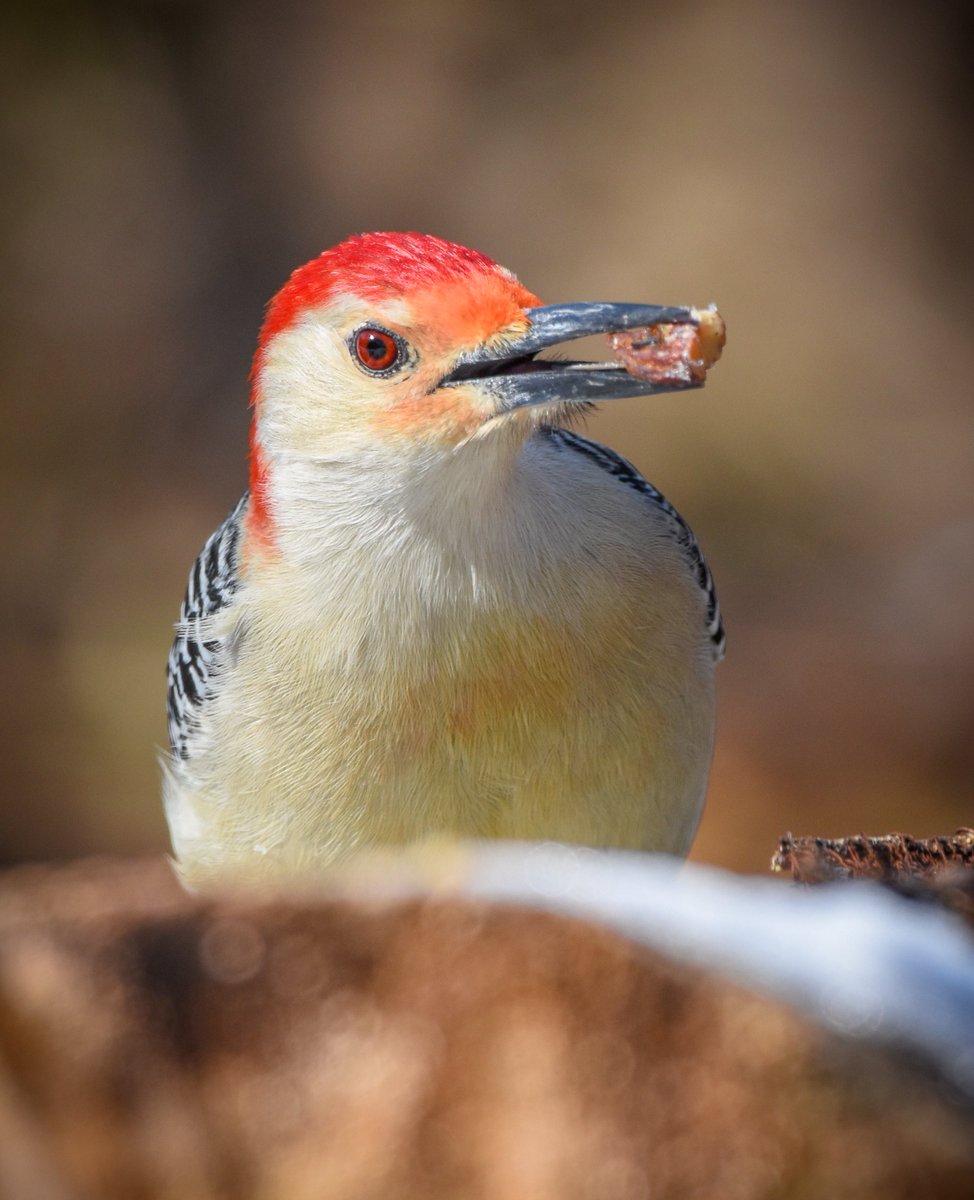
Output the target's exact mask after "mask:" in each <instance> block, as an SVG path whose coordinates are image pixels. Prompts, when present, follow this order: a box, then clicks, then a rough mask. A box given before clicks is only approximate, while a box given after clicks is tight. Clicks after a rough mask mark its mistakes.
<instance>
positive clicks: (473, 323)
mask: <svg viewBox="0 0 974 1200" xmlns="http://www.w3.org/2000/svg"><path fill="white" fill-rule="evenodd" d="M407 303H408V306H409V316H410V321H409V324H410V326H411V330H412V332H413V333H414V334H415V335H416V338H417V341H418V342H421V343H422V344H424V345H426V346H427V347H429V348H431V349H435V350H443V351H447V352H452V351H459V350H466V349H469V348H471V347H473V346H479V345H482V344H483V343H484V342H488V341H490V339H491V338H492V337H494V336H495V335H496V334H497V333H498V332H499V331H500V330H502V329H509V328H510V327H511V326H514V327H515V328H519V327H520V328H525V327H526V326H527V321H526V319H525V317H524V309H525V308H532V307H534V306H535V305H538V304H540V303H541V301H540V300H539V299H538V298H537V296H535V295H533V294H532V293H531V292H529V291H528V290H527V288H525V287H522V286H521V284H520V283H518V281H517V280H516V279H514V278H513V277H512V276H510V275H508V274H507V273H506V272H503V271H501V270H499V269H494V270H492V271H489V272H485V273H484V274H478V275H469V276H467V277H466V278H465V279H444V280H439V281H437V282H436V283H433V284H430V285H429V286H428V287H426V288H424V289H422V290H421V291H419V292H417V293H416V294H415V295H414V296H411V297H409V299H408V301H407Z"/></svg>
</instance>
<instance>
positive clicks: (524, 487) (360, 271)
mask: <svg viewBox="0 0 974 1200" xmlns="http://www.w3.org/2000/svg"><path fill="white" fill-rule="evenodd" d="M687 319H689V314H688V310H685V309H677V308H664V307H659V306H655V305H644V304H613V303H581V304H560V305H551V306H544V305H542V303H541V301H540V300H539V299H538V298H537V297H536V296H535V295H533V294H532V293H531V292H529V291H528V290H527V289H526V288H525V287H523V286H522V285H521V284H520V283H519V282H518V280H517V278H516V277H515V276H514V275H513V274H512V273H511V272H509V271H508V270H506V269H505V268H503V267H501V266H499V265H498V264H497V263H495V262H493V261H492V260H491V259H490V258H488V257H486V256H485V255H483V254H480V253H479V252H477V251H474V250H471V249H467V248H465V247H462V246H458V245H454V244H452V243H449V242H446V241H443V240H441V239H439V238H436V237H432V236H428V235H423V234H417V233H371V234H362V235H358V236H354V237H351V238H349V239H348V240H347V241H345V242H343V243H341V244H340V245H338V246H336V247H334V248H332V249H330V250H326V251H325V252H324V253H323V254H321V255H320V256H319V257H317V258H315V259H313V260H312V261H311V262H309V263H307V264H306V265H305V266H303V267H300V268H299V269H298V270H296V271H295V272H294V273H293V274H292V275H291V277H290V279H289V281H288V282H287V283H286V284H285V286H284V287H283V288H282V290H281V291H280V292H278V294H277V295H276V296H275V297H274V299H273V300H272V301H271V303H270V304H269V306H268V309H267V313H266V318H265V320H264V323H263V326H262V329H261V332H260V336H259V341H258V347H257V351H256V355H255V358H254V364H253V370H252V374H251V384H252V397H251V401H252V408H253V418H252V425H251V449H250V486H249V489H248V490H247V491H246V492H245V493H244V495H243V497H242V498H241V500H240V501H239V503H238V504H237V505H236V506H235V507H234V509H233V511H232V512H231V513H230V515H229V516H228V517H227V518H226V520H225V521H224V522H223V524H222V525H221V526H220V527H219V528H218V529H217V530H216V532H215V533H214V534H213V535H212V536H211V537H210V538H209V540H208V541H207V542H206V544H205V546H204V547H203V550H202V552H201V553H200V555H199V557H198V558H197V560H196V562H195V564H194V566H193V568H192V571H191V573H190V576H189V584H188V588H187V592H186V597H185V601H184V603H183V607H182V610H181V613H180V617H179V622H178V625H177V626H176V638H175V642H174V644H173V647H172V651H171V653H170V657H169V672H168V674H169V691H168V711H169V732H170V740H171V747H172V753H171V755H170V756H167V758H166V760H165V763H164V801H165V808H166V815H167V819H168V823H169V828H170V832H171V836H172V842H173V847H174V850H175V855H176V859H177V864H178V867H179V869H180V871H181V873H182V874H183V876H184V878H185V879H186V880H187V881H188V882H190V883H191V884H196V885H202V884H206V883H207V882H210V881H213V880H218V879H225V878H227V877H228V876H236V877H241V876H243V877H248V876H254V877H256V876H262V875H269V876H282V875H294V874H298V873H302V872H308V871H315V870H317V869H319V868H322V867H325V866H327V865H328V864H330V863H332V862H334V861H336V860H338V859H341V858H343V857H345V856H347V855H349V854H351V853H353V852H355V851H358V850H361V849H365V848H368V847H371V846H375V845H379V844H390V843H404V842H411V841H415V840H418V839H422V838H424V837H427V836H430V835H435V834H446V835H451V836H459V837H474V838H482V837H498V838H518V839H543V840H557V841H567V842H575V843H584V844H588V845H593V846H619V847H628V848H637V849H646V850H660V851H668V852H671V853H675V854H684V853H686V851H687V850H688V848H689V845H690V842H691V839H692V837H693V835H694V832H695V830H696V826H697V823H698V820H699V817H700V812H701V808H702V805H703V800H704V791H705V787H706V781H707V775H708V771H709V765H710V757H711V748H712V742H713V729H714V689H713V681H714V667H715V664H716V662H717V661H718V660H719V658H720V657H721V656H722V653H723V644H724V635H723V629H722V625H721V620H720V615H719V611H718V605H717V598H716V594H715V591H714V586H713V582H712V579H711V576H710V572H709V571H708V569H707V566H706V564H705V562H704V559H703V557H702V555H701V552H700V550H699V548H698V546H697V542H696V540H695V539H694V537H693V534H692V533H691V531H690V528H689V526H688V525H687V524H686V522H685V521H684V520H683V519H682V518H681V517H680V516H679V514H678V513H677V511H676V510H675V509H674V508H673V506H672V505H671V504H670V503H669V502H668V501H667V500H666V499H665V498H664V497H663V496H662V495H661V494H660V493H659V492H658V491H657V490H656V489H655V488H654V487H653V486H652V485H651V484H650V483H648V482H647V481H646V480H645V479H643V478H642V477H641V476H640V474H639V473H638V472H637V471H636V470H635V468H634V467H632V466H631V465H630V464H629V463H628V462H627V461H626V460H625V459H623V458H621V457H620V456H619V455H617V454H616V453H614V452H613V451H612V450H609V449H606V447H604V446H602V445H599V444H598V443H596V442H593V441H590V440H589V439H587V438H584V437H582V436H580V435H579V434H577V433H575V432H572V431H571V429H570V426H571V424H572V421H573V419H574V418H576V417H577V416H578V415H579V413H580V412H582V411H584V410H585V409H586V408H587V407H589V406H590V405H591V403H592V402H593V401H597V400H603V399H612V398H616V397H624V396H636V395H645V394H647V393H651V392H654V391H664V390H673V389H674V388H676V387H679V386H681V385H680V384H679V383H667V384H666V385H665V386H663V385H660V386H654V385H653V384H651V383H648V382H646V381H645V380H641V379H638V378H634V377H633V376H632V375H631V374H628V373H627V372H626V371H625V370H624V369H623V368H621V367H620V366H619V364H618V363H582V362H571V361H562V360H553V359H550V358H548V359H544V358H538V357H536V356H537V355H538V353H539V351H541V350H545V349H547V348H549V347H553V346H557V345H559V344H560V343H563V342H566V341H570V340H572V339H575V338H579V337H582V336H584V335H587V334H592V333H599V332H601V333H606V332H612V331H618V330H626V329H631V328H634V327H637V326H642V325H646V324H652V323H655V322H659V321H667V320H670V321H681V320H682V321H686V320H687Z"/></svg>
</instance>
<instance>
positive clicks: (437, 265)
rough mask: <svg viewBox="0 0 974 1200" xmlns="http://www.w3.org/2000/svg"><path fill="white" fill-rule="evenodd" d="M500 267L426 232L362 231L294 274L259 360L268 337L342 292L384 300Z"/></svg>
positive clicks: (272, 312) (272, 310) (266, 329)
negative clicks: (308, 310) (306, 311)
mask: <svg viewBox="0 0 974 1200" xmlns="http://www.w3.org/2000/svg"><path fill="white" fill-rule="evenodd" d="M499 269H500V268H499V267H498V266H497V264H496V263H495V262H494V260H493V259H492V258H488V257H487V255H486V254H481V253H480V251H479V250H470V249H468V248H467V247H466V246H457V245H456V244H455V243H453V242H446V241H444V240H443V239H442V238H438V237H433V236H432V235H431V234H426V233H362V234H357V235H356V236H355V237H350V238H348V239H347V240H346V241H344V242H342V243H341V244H340V245H338V246H333V247H332V248H331V249H330V250H326V251H325V252H324V253H323V254H319V255H318V257H317V258H313V259H312V260H311V262H309V263H305V264H304V266H303V267H298V269H297V270H296V271H295V272H294V273H293V275H292V276H291V278H290V279H289V280H288V281H287V283H286V284H285V285H284V287H282V288H281V290H280V291H279V292H278V293H277V295H276V296H275V297H274V299H273V300H272V301H271V302H270V304H269V305H268V308H267V317H266V319H265V320H264V325H263V328H262V329H261V331H260V342H259V347H258V351H257V353H258V358H259V356H260V353H261V351H262V350H263V348H264V347H265V346H266V345H267V343H268V341H270V339H271V338H272V337H273V336H274V335H275V334H276V333H280V332H281V330H282V329H286V328H287V327H288V326H289V325H290V324H292V322H293V321H295V320H296V319H297V317H298V316H299V315H300V314H301V313H302V312H304V311H305V310H306V309H308V308H313V307H314V306H316V305H318V304H324V303H326V302H327V301H328V299H329V298H330V297H331V296H333V295H336V294H338V293H340V292H351V293H353V294H354V295H356V296H361V297H362V298H363V299H364V300H381V299H386V298H390V297H395V296H401V295H403V294H405V293H407V292H415V291H418V290H419V289H420V288H424V287H429V286H430V285H431V284H435V283H440V282H443V281H444V280H449V279H459V278H463V277H464V276H467V275H474V274H486V273H489V272H491V271H496V270H499Z"/></svg>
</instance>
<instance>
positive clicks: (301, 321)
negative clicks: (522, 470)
mask: <svg viewBox="0 0 974 1200" xmlns="http://www.w3.org/2000/svg"><path fill="white" fill-rule="evenodd" d="M688 317H689V314H688V313H687V310H685V309H673V308H660V307H658V306H655V305H645V304H607V303H585V304H564V305H554V306H547V307H546V306H543V305H542V304H541V302H540V300H539V299H538V297H537V296H535V295H534V294H533V293H531V292H529V291H528V290H527V289H526V288H525V287H523V286H522V285H521V284H520V283H519V282H518V280H517V279H516V278H515V276H514V275H513V274H511V272H510V271H508V270H507V269H506V268H504V267H502V266H500V265H498V264H497V263H495V262H494V261H493V260H491V259H490V258H488V257H487V256H486V255H484V254H480V253H479V252H478V251H476V250H470V249H467V248H466V247H463V246H458V245H455V244H453V243H451V242H446V241H443V240H442V239H440V238H436V237H431V236H428V235H423V234H418V233H369V234H362V235H360V236H356V237H351V238H349V239H348V240H347V241H345V242H342V243H341V244H340V245H338V246H335V247H333V248H332V249H330V250H326V251H325V252H324V253H323V254H321V255H319V256H318V257H317V258H315V259H313V260H312V261H311V262H309V263H306V264H305V265H304V266H302V267H299V268H298V270H296V271H295V272H294V274H293V275H292V276H291V278H290V279H289V280H288V282H287V283H286V284H285V285H284V287H283V288H282V289H281V291H280V292H278V294H277V295H276V296H275V297H274V298H273V300H272V301H271V302H270V305H269V306H268V310H267V315H266V319H265V321H264V324H263V327H262V330H261V334H260V339H259V344H258V349H257V354H256V356H255V359H254V366H253V372H252V385H253V394H252V404H253V408H254V420H253V425H252V435H251V441H252V463H251V490H252V495H253V496H254V501H255V504H256V505H257V506H258V507H260V506H261V505H262V504H263V503H264V501H263V499H262V497H263V496H264V492H265V490H266V489H265V486H264V485H265V483H266V474H267V470H268V463H269V462H272V461H278V460H280V459H281V458H287V459H291V460H293V459H294V458H300V459H303V460H307V461H315V462H322V463H325V462H335V461H339V460H341V461H345V462H350V461H351V462H354V461H355V460H356V459H364V458H366V457H367V456H368V455H370V454H373V455H374V453H375V452H376V451H379V452H381V451H383V450H384V449H385V450H392V451H393V452H395V453H397V454H401V453H402V452H404V451H406V450H416V449H420V450H423V451H429V450H430V449H431V448H432V449H433V450H434V451H435V450H437V449H440V450H445V451H452V450H454V449H456V448H457V447H459V446H461V445H464V444H468V443H471V442H474V441H477V440H479V439H484V438H489V437H491V436H492V435H494V434H502V433H503V435H505V437H506V439H507V441H508V442H509V443H510V444H513V445H515V446H516V445H517V443H518V441H519V440H520V439H522V438H523V437H526V436H527V435H528V434H529V433H530V432H531V430H532V428H534V427H535V426H536V425H537V424H539V423H549V424H550V423H556V422H557V421H558V420H559V419H564V416H565V415H566V414H567V413H570V412H571V411H572V410H573V409H578V408H579V407H580V406H582V405H585V404H587V403H589V402H591V401H593V400H600V399H612V398H615V397H620V396H635V395H643V394H646V393H648V392H652V391H660V390H667V389H666V388H661V387H659V386H654V385H652V384H650V383H647V382H645V381H643V380H640V379H636V378H634V377H633V376H631V375H629V374H627V373H626V371H625V370H624V369H623V368H621V367H620V366H619V364H618V363H604V364H594V363H575V362H556V361H552V360H544V359H538V358H536V355H537V354H538V353H539V351H541V350H544V349H546V348H548V347H550V346H554V345H557V344H558V343H561V342H565V341H569V340H572V339H574V338H579V337H584V336H585V335H587V334H591V333H600V332H608V331H610V330H620V329H629V328H634V327H636V326H641V325H648V324H653V323H655V322H659V321H680V320H687V319H688Z"/></svg>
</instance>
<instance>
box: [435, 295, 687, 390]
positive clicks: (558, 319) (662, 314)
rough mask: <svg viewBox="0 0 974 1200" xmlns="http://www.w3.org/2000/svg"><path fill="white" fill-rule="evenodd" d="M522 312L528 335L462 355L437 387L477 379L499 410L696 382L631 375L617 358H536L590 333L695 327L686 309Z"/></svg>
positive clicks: (595, 306) (593, 306) (594, 306)
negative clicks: (665, 326) (661, 381)
mask: <svg viewBox="0 0 974 1200" xmlns="http://www.w3.org/2000/svg"><path fill="white" fill-rule="evenodd" d="M525 312H526V314H527V316H528V318H529V320H530V321H531V325H530V327H529V328H528V330H527V332H526V333H524V334H523V335H522V336H520V337H518V338H511V339H509V340H507V341H505V342H503V343H501V344H500V345H499V346H495V347H491V348H490V349H487V348H483V349H478V350H475V351H473V352H471V353H469V354H466V355H464V356H463V357H462V358H461V359H460V360H459V361H458V362H457V364H456V366H455V367H454V369H453V370H452V371H451V372H450V373H449V375H446V376H445V377H444V378H443V379H442V380H441V381H440V386H441V387H456V386H458V385H460V384H463V383H470V382H474V381H476V384H477V386H478V388H480V389H481V390H482V391H486V392H490V393H491V394H493V395H494V396H496V398H497V404H498V411H499V412H510V411H511V410H513V409H515V408H523V407H525V405H534V404H557V403H560V402H571V401H578V402H589V403H590V402H592V401H598V400H620V399H624V398H626V397H629V396H648V395H651V394H654V393H656V392H675V391H681V390H683V389H685V388H691V387H698V386H699V385H698V384H693V383H682V382H669V383H665V384H655V383H649V382H647V381H646V380H645V379H638V378H637V377H636V376H634V375H630V374H629V372H628V371H626V369H625V368H624V367H621V366H620V365H619V364H618V363H616V362H606V363H591V362H558V361H551V360H547V359H540V360H538V359H535V357H534V356H535V355H536V354H537V353H538V351H539V350H545V349H547V348H548V347H549V346H557V345H560V344H561V343H562V342H570V341H574V340H575V339H576V338H582V337H587V336H588V335H589V334H592V333H616V332H619V331H622V330H626V329H636V328H638V327H640V326H642V325H657V324H661V323H665V324H668V325H684V324H694V325H695V324H696V323H697V321H696V318H695V317H694V315H693V314H692V313H691V312H690V310H689V309H688V308H668V307H664V306H661V305H658V304H611V303H608V302H606V303H600V302H595V303H587V304H586V303H582V304H549V305H545V306H544V307H543V308H528V309H525Z"/></svg>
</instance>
